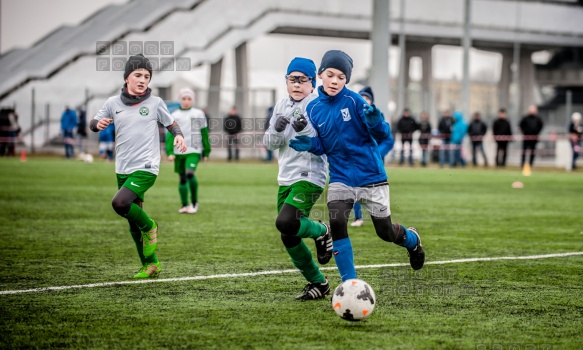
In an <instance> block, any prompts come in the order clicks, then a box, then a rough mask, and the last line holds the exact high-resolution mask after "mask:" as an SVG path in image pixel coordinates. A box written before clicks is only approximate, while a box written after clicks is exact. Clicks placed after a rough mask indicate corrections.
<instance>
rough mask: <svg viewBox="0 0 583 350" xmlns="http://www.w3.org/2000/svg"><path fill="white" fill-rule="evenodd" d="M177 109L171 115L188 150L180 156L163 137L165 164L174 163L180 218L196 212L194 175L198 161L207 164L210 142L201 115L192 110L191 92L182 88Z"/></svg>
mask: <svg viewBox="0 0 583 350" xmlns="http://www.w3.org/2000/svg"><path fill="white" fill-rule="evenodd" d="M178 100H179V101H180V109H177V110H175V111H174V112H172V117H173V118H174V120H175V121H176V123H178V126H180V130H182V132H183V134H184V135H185V136H184V139H185V142H186V145H187V147H188V148H187V150H186V151H185V152H181V151H180V150H179V149H178V148H177V147H175V146H174V136H173V135H172V134H170V133H169V134H168V135H166V154H167V155H168V160H170V161H173V162H174V172H175V173H177V174H178V176H179V182H178V193H179V194H180V202H181V203H182V208H180V209H179V210H178V212H179V213H181V214H196V212H198V181H197V180H196V176H195V171H196V167H197V166H198V162H199V161H200V159H201V157H202V160H203V162H206V161H207V160H208V156H209V154H210V153H211V145H210V142H209V129H208V125H207V122H206V117H205V116H204V112H203V111H202V110H200V109H198V108H193V107H192V104H193V103H194V91H192V90H191V89H189V88H184V89H182V90H180V92H179V93H178ZM189 191H190V198H191V204H188V192H189Z"/></svg>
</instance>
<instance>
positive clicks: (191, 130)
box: [172, 108, 208, 154]
mask: <svg viewBox="0 0 583 350" xmlns="http://www.w3.org/2000/svg"><path fill="white" fill-rule="evenodd" d="M172 117H173V118H174V120H175V121H176V123H178V126H180V130H182V134H184V142H186V145H187V146H188V149H187V150H186V152H181V151H180V150H179V149H178V148H177V147H176V146H174V154H189V153H201V154H202V151H203V146H202V134H201V132H200V130H201V129H203V128H207V127H208V124H207V122H206V117H205V116H204V112H203V111H201V110H200V109H198V108H191V109H187V110H182V109H177V110H175V111H174V112H172Z"/></svg>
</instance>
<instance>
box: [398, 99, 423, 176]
mask: <svg viewBox="0 0 583 350" xmlns="http://www.w3.org/2000/svg"><path fill="white" fill-rule="evenodd" d="M417 129H419V126H418V125H417V122H416V121H415V119H413V117H412V116H411V111H409V109H408V108H405V109H404V110H403V115H402V116H401V119H399V121H398V122H397V132H399V133H400V134H401V160H400V161H399V164H400V165H403V164H404V163H405V144H407V143H408V144H409V165H411V166H413V133H414V132H415V131H417Z"/></svg>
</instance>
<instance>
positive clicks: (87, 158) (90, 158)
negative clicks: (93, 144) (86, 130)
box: [83, 153, 93, 164]
mask: <svg viewBox="0 0 583 350" xmlns="http://www.w3.org/2000/svg"><path fill="white" fill-rule="evenodd" d="M83 161H84V162H85V163H89V164H91V163H93V155H91V154H89V153H88V154H85V157H84V158H83Z"/></svg>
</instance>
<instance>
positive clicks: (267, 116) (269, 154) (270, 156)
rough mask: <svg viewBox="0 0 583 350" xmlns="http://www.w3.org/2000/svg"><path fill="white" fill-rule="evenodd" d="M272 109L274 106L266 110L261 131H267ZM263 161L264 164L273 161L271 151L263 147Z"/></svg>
mask: <svg viewBox="0 0 583 350" xmlns="http://www.w3.org/2000/svg"><path fill="white" fill-rule="evenodd" d="M273 108H274V106H271V107H269V108H267V115H266V116H265V124H264V125H263V130H265V131H267V130H268V129H269V123H270V121H271V117H272V115H273ZM265 152H266V153H265V159H263V161H264V162H271V161H272V160H273V150H270V149H269V148H268V147H265Z"/></svg>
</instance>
